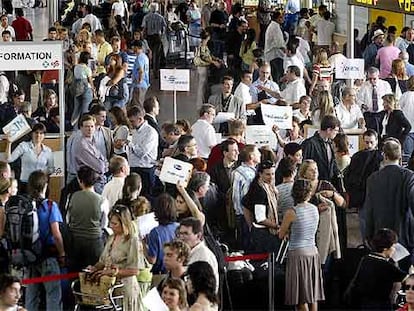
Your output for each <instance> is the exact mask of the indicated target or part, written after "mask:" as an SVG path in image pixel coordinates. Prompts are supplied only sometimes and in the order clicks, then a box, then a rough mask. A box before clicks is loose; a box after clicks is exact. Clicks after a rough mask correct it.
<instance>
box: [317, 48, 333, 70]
mask: <svg viewBox="0 0 414 311" xmlns="http://www.w3.org/2000/svg"><path fill="white" fill-rule="evenodd" d="M314 64H321V65H323V66H330V63H329V61H328V52H327V51H326V50H325V49H320V50H319V51H318V52H317V54H316V57H315V61H314Z"/></svg>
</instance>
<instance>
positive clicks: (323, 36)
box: [315, 11, 335, 50]
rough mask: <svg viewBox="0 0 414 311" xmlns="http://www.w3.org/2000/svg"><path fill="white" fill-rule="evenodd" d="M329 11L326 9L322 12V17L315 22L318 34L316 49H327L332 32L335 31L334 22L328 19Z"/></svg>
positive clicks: (330, 41) (329, 16)
mask: <svg viewBox="0 0 414 311" xmlns="http://www.w3.org/2000/svg"><path fill="white" fill-rule="evenodd" d="M330 18H331V13H330V12H329V11H326V12H325V13H323V18H322V19H321V20H319V21H318V22H317V24H316V25H315V26H316V32H317V34H318V41H317V43H318V44H317V47H318V49H320V48H324V49H326V50H328V49H329V46H330V45H331V43H332V38H333V33H334V31H335V24H334V23H332V22H331V21H330Z"/></svg>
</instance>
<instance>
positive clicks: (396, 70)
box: [391, 58, 407, 80]
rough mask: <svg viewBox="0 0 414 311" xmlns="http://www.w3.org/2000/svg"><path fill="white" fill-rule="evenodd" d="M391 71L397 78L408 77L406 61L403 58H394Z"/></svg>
mask: <svg viewBox="0 0 414 311" xmlns="http://www.w3.org/2000/svg"><path fill="white" fill-rule="evenodd" d="M391 73H393V74H394V75H395V76H396V77H397V79H400V80H404V79H407V72H406V70H405V62H404V61H403V60H402V59H399V58H397V59H394V60H393V61H392V65H391Z"/></svg>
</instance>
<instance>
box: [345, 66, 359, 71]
mask: <svg viewBox="0 0 414 311" xmlns="http://www.w3.org/2000/svg"><path fill="white" fill-rule="evenodd" d="M344 71H359V67H358V66H344Z"/></svg>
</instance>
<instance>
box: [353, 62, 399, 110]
mask: <svg viewBox="0 0 414 311" xmlns="http://www.w3.org/2000/svg"><path fill="white" fill-rule="evenodd" d="M374 88H375V89H376V93H377V105H378V107H374V102H373V96H372V94H373V89H374ZM392 93H393V92H392V90H391V86H390V84H389V83H388V82H387V81H384V80H381V79H380V78H379V70H378V68H375V67H370V68H369V69H368V73H367V81H365V82H364V83H363V84H362V86H361V87H360V89H359V91H358V93H357V103H358V105H359V106H360V107H361V110H362V111H363V112H366V111H368V112H379V111H382V110H384V106H383V104H382V96H384V95H386V94H392ZM374 100H375V99H374Z"/></svg>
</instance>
